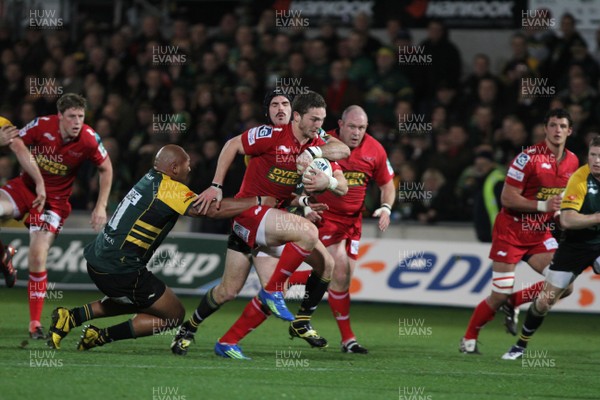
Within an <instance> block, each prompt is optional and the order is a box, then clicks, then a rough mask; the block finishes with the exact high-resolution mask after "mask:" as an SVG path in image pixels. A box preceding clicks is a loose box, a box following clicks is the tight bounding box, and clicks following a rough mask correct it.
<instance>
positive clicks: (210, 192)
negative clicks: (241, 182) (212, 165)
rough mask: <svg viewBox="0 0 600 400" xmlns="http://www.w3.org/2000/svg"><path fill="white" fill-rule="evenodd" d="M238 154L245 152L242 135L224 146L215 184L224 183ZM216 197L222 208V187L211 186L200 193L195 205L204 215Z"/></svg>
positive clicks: (218, 206)
mask: <svg viewBox="0 0 600 400" xmlns="http://www.w3.org/2000/svg"><path fill="white" fill-rule="evenodd" d="M238 154H245V151H244V146H243V144H242V136H241V135H238V136H236V137H234V138H231V139H229V140H228V141H227V143H225V146H223V149H222V150H221V154H219V159H218V161H217V170H216V171H215V176H214V177H213V183H214V184H217V185H220V186H222V185H223V182H224V181H225V176H226V175H227V171H228V170H229V167H231V164H232V163H233V160H234V159H235V156H236V155H238ZM214 199H216V203H217V204H216V206H217V208H220V203H221V200H222V199H223V190H222V189H221V187H215V186H211V187H209V188H208V189H206V190H204V191H203V192H202V193H200V195H199V196H198V198H197V199H196V201H194V207H197V206H200V209H199V211H200V214H201V215H204V214H206V213H207V212H208V209H209V207H210V206H211V203H212V202H213V200H214Z"/></svg>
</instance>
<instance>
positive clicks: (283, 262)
mask: <svg viewBox="0 0 600 400" xmlns="http://www.w3.org/2000/svg"><path fill="white" fill-rule="evenodd" d="M310 253H311V251H307V250H304V249H303V248H301V247H300V246H298V245H297V244H295V243H293V242H289V243H287V244H286V245H285V247H284V248H283V252H282V253H281V257H279V262H277V267H275V272H273V275H272V276H271V279H269V282H268V283H267V284H266V285H265V290H266V291H267V292H282V291H283V286H284V284H285V281H286V279H288V278H289V277H290V276H291V275H292V273H293V272H294V271H295V270H296V269H298V267H299V266H300V264H302V261H304V259H305V258H306V257H308V255H309V254H310Z"/></svg>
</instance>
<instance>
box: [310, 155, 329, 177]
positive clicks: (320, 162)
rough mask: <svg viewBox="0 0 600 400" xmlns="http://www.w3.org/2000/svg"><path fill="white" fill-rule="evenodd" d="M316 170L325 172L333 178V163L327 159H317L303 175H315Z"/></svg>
mask: <svg viewBox="0 0 600 400" xmlns="http://www.w3.org/2000/svg"><path fill="white" fill-rule="evenodd" d="M315 170H320V171H323V172H324V173H325V174H327V176H333V168H331V163H330V162H329V160H328V159H326V158H321V157H317V158H315V159H314V160H312V162H311V163H310V165H309V166H308V167H307V168H306V170H305V171H304V174H303V175H306V174H313V175H314V174H315Z"/></svg>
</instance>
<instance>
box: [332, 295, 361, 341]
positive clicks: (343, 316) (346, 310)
mask: <svg viewBox="0 0 600 400" xmlns="http://www.w3.org/2000/svg"><path fill="white" fill-rule="evenodd" d="M327 292H328V293H329V297H328V301H329V307H331V311H332V312H333V317H334V318H335V320H336V322H337V325H338V328H340V333H341V334H342V343H346V342H348V341H350V340H351V339H355V336H354V332H352V328H351V327H350V293H349V292H348V291H345V292H335V291H333V290H331V289H329V290H328V291H327Z"/></svg>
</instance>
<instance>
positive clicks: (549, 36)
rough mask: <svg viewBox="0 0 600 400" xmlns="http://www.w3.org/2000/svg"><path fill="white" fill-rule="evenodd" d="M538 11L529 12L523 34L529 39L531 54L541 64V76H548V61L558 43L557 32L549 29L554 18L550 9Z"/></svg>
mask: <svg viewBox="0 0 600 400" xmlns="http://www.w3.org/2000/svg"><path fill="white" fill-rule="evenodd" d="M536 11H537V12H535V13H533V15H531V14H529V13H528V14H527V25H526V27H524V29H523V31H522V32H523V34H524V35H525V39H526V41H527V48H528V50H529V54H530V55H531V57H533V58H534V59H535V60H536V61H537V64H538V65H539V71H540V75H541V76H548V71H547V68H548V66H547V65H548V61H549V59H550V55H551V54H552V49H553V48H554V46H555V45H556V40H557V37H556V34H555V33H554V30H553V29H548V25H550V24H551V22H552V20H553V18H552V13H551V12H550V10H548V9H539V10H536Z"/></svg>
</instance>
